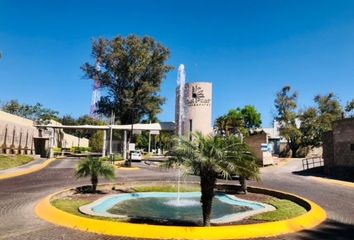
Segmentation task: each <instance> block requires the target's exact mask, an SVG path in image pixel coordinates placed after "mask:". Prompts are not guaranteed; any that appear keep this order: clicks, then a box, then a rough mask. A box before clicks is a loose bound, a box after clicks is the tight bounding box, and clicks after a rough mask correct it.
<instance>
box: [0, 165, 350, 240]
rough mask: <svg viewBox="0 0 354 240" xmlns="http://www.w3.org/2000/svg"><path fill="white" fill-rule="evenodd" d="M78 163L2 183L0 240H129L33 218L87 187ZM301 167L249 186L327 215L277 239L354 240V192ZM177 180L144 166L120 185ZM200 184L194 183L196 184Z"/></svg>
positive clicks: (121, 175)
mask: <svg viewBox="0 0 354 240" xmlns="http://www.w3.org/2000/svg"><path fill="white" fill-rule="evenodd" d="M76 163H77V159H63V160H58V161H56V162H54V163H52V164H51V165H50V166H49V167H48V168H46V169H44V170H42V171H40V172H36V173H33V174H29V175H25V176H20V177H16V178H12V179H6V180H0V239H11V240H12V239H15V240H17V239H18V240H25V239H31V240H33V239H36V240H37V239H38V240H44V239H65V240H67V239H80V240H81V239H83V240H86V239H90V240H91V239H92V240H93V239H99V240H101V239H102V240H103V239H126V238H122V237H109V236H102V235H96V234H91V233H86V232H81V231H76V230H71V229H67V228H63V227H58V226H55V225H53V224H50V223H47V222H45V221H43V220H41V219H39V218H38V217H37V216H36V215H35V213H34V206H35V205H36V203H37V202H38V201H39V200H40V199H42V198H43V197H45V196H46V195H48V194H50V193H53V192H55V191H58V190H61V189H65V188H68V187H73V186H79V185H83V184H88V183H89V181H88V179H80V180H77V179H76V178H75V177H74V176H73V173H74V167H75V165H76ZM299 167H300V164H299V162H298V161H296V160H294V161H291V162H289V164H287V165H285V166H282V167H268V168H265V169H263V171H262V182H261V183H251V184H252V185H259V186H263V187H270V188H275V189H279V190H284V191H288V192H292V193H296V194H299V195H301V196H304V197H306V198H309V199H311V200H313V201H315V202H316V203H318V204H320V205H321V206H322V207H323V208H325V209H326V211H327V213H328V215H329V219H328V220H327V221H326V222H325V223H324V224H322V225H321V226H319V227H317V228H315V229H312V230H309V231H303V232H300V233H296V234H291V235H287V236H281V237H277V238H273V239H284V240H290V239H303V240H310V239H338V240H341V239H343V240H344V239H348V240H349V239H354V189H353V188H349V187H343V186H336V185H330V184H328V183H322V182H318V181H315V180H312V179H310V178H308V177H305V176H300V175H296V174H293V173H292V172H293V171H296V170H299ZM175 179H176V174H175V173H171V172H169V171H166V170H162V169H157V168H154V167H149V166H144V167H142V168H141V169H140V170H138V171H133V170H132V171H119V172H118V178H117V180H116V181H117V182H130V181H146V180H149V181H166V180H170V181H174V180H175ZM195 179H197V178H194V179H193V180H195Z"/></svg>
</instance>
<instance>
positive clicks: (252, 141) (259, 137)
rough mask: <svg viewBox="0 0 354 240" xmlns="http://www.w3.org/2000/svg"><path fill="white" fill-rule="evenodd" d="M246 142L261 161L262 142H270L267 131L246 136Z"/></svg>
mask: <svg viewBox="0 0 354 240" xmlns="http://www.w3.org/2000/svg"><path fill="white" fill-rule="evenodd" d="M245 143H246V144H247V145H248V146H249V147H250V150H251V152H252V153H253V154H254V155H255V156H256V157H257V159H258V160H259V162H260V163H262V160H263V152H262V149H261V145H262V143H268V137H267V134H266V133H265V132H263V131H262V132H260V133H256V134H253V135H250V136H247V137H245Z"/></svg>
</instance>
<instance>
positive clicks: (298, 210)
mask: <svg viewBox="0 0 354 240" xmlns="http://www.w3.org/2000/svg"><path fill="white" fill-rule="evenodd" d="M265 203H267V204H270V205H273V206H274V207H275V208H276V210H275V211H271V212H266V213H261V214H258V215H255V216H253V217H252V218H251V219H253V220H261V221H280V220H285V219H289V218H293V217H297V216H300V215H302V214H304V213H306V212H307V211H306V209H305V208H303V207H301V206H300V205H298V204H296V203H294V202H292V201H290V200H285V199H278V198H271V199H270V200H268V201H267V202H265Z"/></svg>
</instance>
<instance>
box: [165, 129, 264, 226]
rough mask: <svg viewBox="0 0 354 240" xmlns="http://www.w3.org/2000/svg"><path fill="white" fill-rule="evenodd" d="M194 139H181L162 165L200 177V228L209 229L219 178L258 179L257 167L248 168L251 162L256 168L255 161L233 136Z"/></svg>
mask: <svg viewBox="0 0 354 240" xmlns="http://www.w3.org/2000/svg"><path fill="white" fill-rule="evenodd" d="M193 135H194V138H193V141H188V140H186V139H183V138H182V139H180V140H179V144H178V145H176V147H175V148H174V149H173V150H172V151H171V152H170V158H169V160H168V161H167V162H166V163H165V165H166V166H167V167H173V166H175V165H180V164H181V165H184V166H186V167H187V168H189V169H190V170H191V171H192V172H194V173H196V174H197V175H199V176H200V187H201V194H202V196H201V200H200V201H201V203H202V210H203V225H204V226H210V216H211V209H212V201H213V197H214V189H215V186H216V181H217V177H218V175H219V174H220V173H221V174H222V176H223V177H224V178H230V176H231V175H232V174H235V173H239V174H240V173H242V174H243V176H245V177H251V176H252V177H256V179H258V167H253V168H248V166H249V164H250V163H251V162H254V165H252V166H257V165H256V164H255V158H254V157H253V156H252V155H251V154H250V152H249V151H248V149H247V146H246V145H245V144H243V143H241V142H240V140H239V139H238V138H237V137H235V136H229V137H222V136H203V135H202V134H201V133H195V134H193ZM244 161H247V164H246V163H244Z"/></svg>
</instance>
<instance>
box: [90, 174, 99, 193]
mask: <svg viewBox="0 0 354 240" xmlns="http://www.w3.org/2000/svg"><path fill="white" fill-rule="evenodd" d="M91 184H92V192H93V193H96V189H97V184H98V178H97V176H91Z"/></svg>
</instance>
